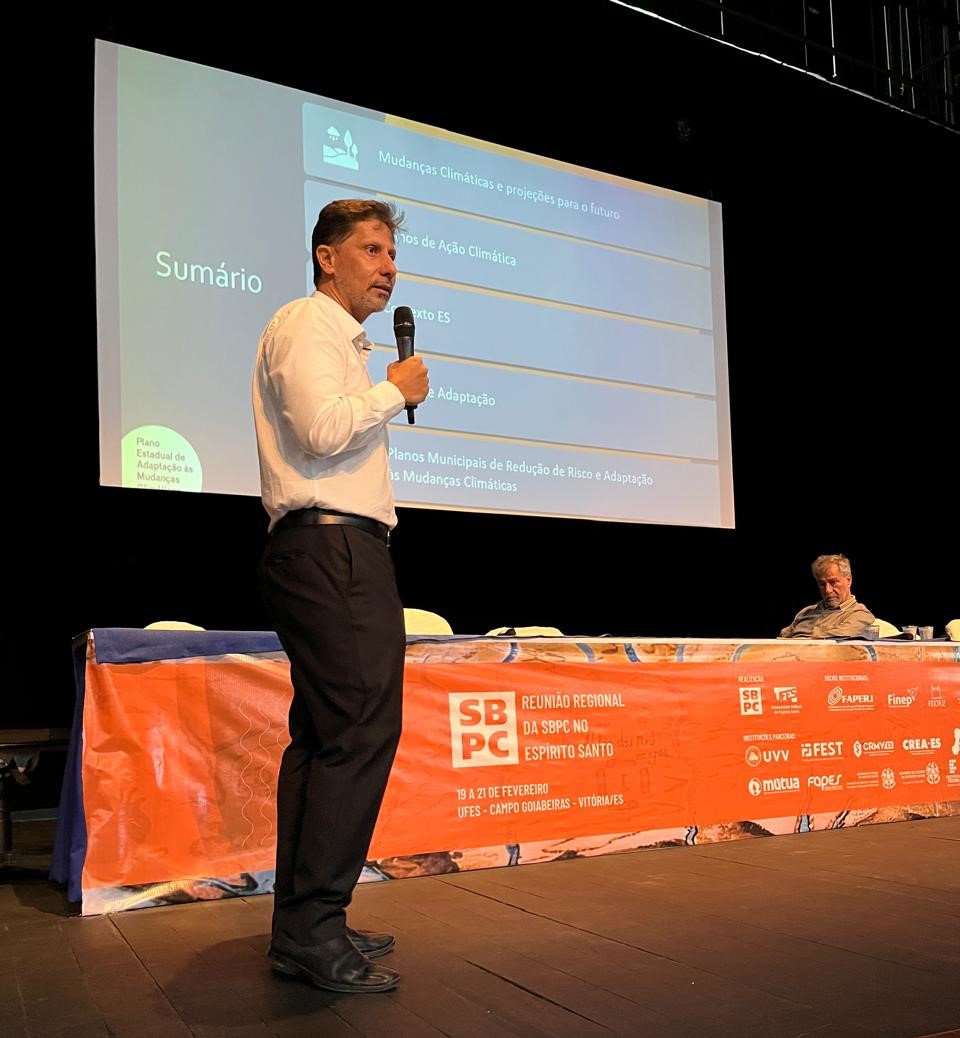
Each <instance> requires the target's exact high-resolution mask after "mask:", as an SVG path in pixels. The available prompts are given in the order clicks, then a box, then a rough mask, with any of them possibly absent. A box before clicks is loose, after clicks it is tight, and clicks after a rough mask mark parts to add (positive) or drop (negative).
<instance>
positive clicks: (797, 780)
mask: <svg viewBox="0 0 960 1038" xmlns="http://www.w3.org/2000/svg"><path fill="white" fill-rule="evenodd" d="M956 774H957V770H956V762H955V761H950V762H949V767H948V779H947V782H948V784H949V783H950V782H951V780H952V777H953V776H955V775H956ZM941 778H942V773H941V770H940V765H939V764H938V763H937V762H936V761H934V760H931V761H927V763H926V764H925V765H924V766H923V767H922V768H909V769H901V770H899V771H897V770H896V769H894V768H890V767H887V768H881V769H879V770H877V771H858V772H855V773H854V774H852V775H846V774H845V773H844V772H840V771H835V772H829V773H825V774H820V775H807V776H806V778H805V780H804V779H803V778H801V777H800V776H799V775H774V776H770V777H766V778H761V777H760V776H754V777H753V778H750V779H748V780H747V790H748V792H749V793H750V795H751V796H755V797H759V796H767V795H770V794H774V793H798V792H799V791H800V790H801V789H803V788H807V789H810V788H815V789H829V790H839V789H867V788H870V787H874V788H883V789H887V790H890V789H894V788H896V786H897V785H904V786H908V785H917V784H918V783H926V784H927V785H931V786H936V785H938V784H939V782H940V780H941Z"/></svg>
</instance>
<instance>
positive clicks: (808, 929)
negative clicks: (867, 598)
mask: <svg viewBox="0 0 960 1038" xmlns="http://www.w3.org/2000/svg"><path fill="white" fill-rule="evenodd" d="M51 840H52V823H49V822H47V823H38V822H17V823H15V825H14V848H15V851H16V852H17V853H16V854H15V856H14V859H13V863H12V865H9V866H7V867H6V868H4V869H3V870H2V872H0V1034H2V1035H3V1038H88V1036H90V1038H92V1036H98V1038H99V1036H108V1035H109V1036H114V1038H154V1036H155V1038H188V1036H203V1038H213V1036H218V1038H299V1036H310V1038H364V1036H371V1038H373V1036H377V1038H512V1036H517V1038H614V1036H628V1038H714V1036H720V1035H723V1036H727V1035H729V1036H735V1038H800V1036H803V1038H918V1036H921V1035H923V1036H926V1035H933V1034H937V1035H943V1034H960V1030H952V1029H957V1028H960V818H939V819H925V820H917V821H907V822H895V823H890V824H883V825H872V826H864V827H861V828H855V829H839V830H833V831H829V832H817V833H808V834H804V835H802V836H780V837H768V838H758V839H748V840H738V841H733V842H729V843H719V844H711V845H708V846H704V847H699V848H687V847H668V848H660V849H647V850H639V851H632V852H628V853H623V854H614V855H607V856H605V857H598V858H590V859H572V860H568V861H561V862H553V863H550V864H542V865H524V866H520V867H516V868H500V869H490V870H486V871H482V872H469V873H463V874H456V875H449V876H436V877H429V878H421V879H406V880H399V881H391V882H383V883H367V884H363V885H361V886H360V887H359V888H358V889H357V893H356V896H355V898H354V904H353V907H352V909H351V916H350V921H351V923H352V925H354V926H356V927H360V928H365V929H378V930H390V931H392V932H394V933H396V934H397V939H398V944H397V950H396V951H395V952H394V953H393V954H392V955H390V956H389V957H388V958H386V959H385V960H384V961H385V962H387V963H389V964H390V965H391V966H393V967H395V968H396V969H398V970H399V971H400V972H401V973H402V975H403V980H402V982H401V984H400V987H399V988H398V989H397V990H396V991H394V992H392V993H390V994H386V995H383V994H380V995H334V994H329V993H324V992H321V991H317V990H313V989H311V988H308V987H306V986H304V985H302V984H299V983H296V982H290V981H285V980H283V979H282V978H279V977H275V976H274V975H273V974H272V973H271V972H270V970H269V968H268V966H267V962H266V959H265V951H266V947H267V940H268V938H267V934H268V929H269V921H270V911H271V907H272V903H273V899H272V897H271V896H269V895H261V896H259V897H252V898H246V899H243V898H238V899H233V900H227V901H209V902H203V903H195V904H186V905H178V906H172V907H166V908H148V909H141V910H139V911H131V912H121V913H117V914H115V915H111V916H99V917H89V918H86V919H84V918H81V917H80V916H79V915H78V914H77V906H75V905H69V904H68V903H67V902H66V900H65V897H64V894H63V892H62V890H61V889H60V888H58V887H56V886H54V885H52V884H50V883H49V882H48V880H47V879H46V872H45V868H46V865H47V863H48V859H49V850H50V842H51Z"/></svg>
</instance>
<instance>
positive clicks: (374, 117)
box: [94, 41, 734, 528]
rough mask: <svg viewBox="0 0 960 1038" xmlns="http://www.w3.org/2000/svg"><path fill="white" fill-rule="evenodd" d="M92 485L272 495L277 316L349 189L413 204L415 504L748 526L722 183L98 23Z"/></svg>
mask: <svg viewBox="0 0 960 1038" xmlns="http://www.w3.org/2000/svg"><path fill="white" fill-rule="evenodd" d="M95 96H96V100H95V127H94V132H95V178H96V247H97V313H98V344H99V348H98V365H99V392H100V465H101V483H102V484H104V485H108V486H121V487H139V488H146V489H158V490H179V491H194V492H198V491H199V492H212V493H220V494H242V495H257V494H259V482H258V470H257V453H256V445H255V439H254V432H253V419H252V411H251V402H250V384H251V377H252V371H253V363H254V357H255V353H256V345H257V340H258V338H259V335H260V332H261V330H262V329H263V327H264V326H265V324H266V323H267V321H268V320H269V318H270V317H271V315H272V314H273V312H274V311H275V310H276V309H277V308H278V307H280V306H281V305H282V304H283V303H285V302H287V301H289V300H290V299H292V298H294V297H296V296H300V295H305V294H309V293H310V292H312V291H313V284H312V270H311V262H310V232H311V230H312V228H313V224H314V222H315V221H316V217H317V213H318V211H319V210H320V209H321V208H322V206H323V205H325V204H326V203H327V202H328V201H331V200H332V199H335V198H341V197H377V198H382V199H387V200H391V201H394V202H396V203H397V205H398V206H399V208H400V209H401V210H402V211H403V212H404V213H405V221H404V224H403V228H402V230H401V232H400V234H399V236H398V239H397V251H398V255H397V262H398V265H399V267H400V279H399V281H398V285H397V288H396V290H395V291H394V295H393V299H392V300H391V305H390V307H389V308H388V310H387V311H385V312H384V313H382V314H376V315H374V316H372V317H371V318H370V319H369V320H368V322H367V324H366V326H365V327H366V330H367V334H368V335H369V337H370V338H371V339H372V340H373V341H374V343H375V348H374V350H373V352H372V355H371V357H370V361H369V366H370V372H371V376H372V377H373V379H374V381H377V380H379V379H381V378H383V377H384V371H385V368H386V365H387V364H388V363H389V362H390V361H391V360H394V359H395V358H396V355H397V354H396V345H395V342H394V338H393V324H392V311H393V309H394V307H395V306H409V307H410V308H411V309H412V310H413V313H414V318H415V324H416V349H417V352H418V353H420V354H422V355H423V357H424V358H425V360H426V362H427V364H428V366H429V369H430V382H431V391H430V396H429V397H428V399H427V400H425V401H424V402H423V404H421V405H420V406H419V407H418V408H417V411H416V424H414V425H409V424H408V422H407V416H406V413H405V412H401V413H400V415H399V416H398V417H397V418H396V419H394V421H393V422H392V423H391V425H390V430H389V432H390V444H391V447H390V453H391V458H392V464H393V477H394V491H395V495H396V498H397V503H398V505H401V506H411V507H420V508H442V509H456V510H469V511H481V512H493V513H509V514H521V515H536V516H565V517H575V518H585V519H598V520H608V521H618V522H637V523H669V524H676V525H691V526H701V527H728V528H729V527H732V526H733V517H734V509H733V486H732V462H731V455H730V423H729V396H728V381H727V363H726V333H725V322H724V287H723V255H722V224H721V207H720V205H719V203H717V202H714V201H710V200H706V199H702V198H697V197H694V196H691V195H686V194H681V193H678V192H676V191H671V190H667V189H664V188H660V187H655V186H652V185H649V184H643V183H640V182H636V181H632V180H627V179H624V178H622V177H618V176H613V175H608V174H605V173H602V172H599V171H596V170H593V169H589V168H585V167H581V166H576V165H572V164H570V163H567V162H561V161H556V160H554V159H551V158H549V157H546V156H541V155H534V154H529V153H526V152H522V151H517V150H512V149H510V148H506V147H501V146H499V145H497V144H495V143H492V142H487V141H482V140H477V139H473V138H469V137H464V136H461V135H459V134H457V133H455V132H451V131H449V130H444V129H441V128H438V127H434V126H428V125H424V124H420V123H415V122H411V121H409V120H406V119H403V118H399V117H397V116H394V115H388V114H386V113H383V112H376V111H371V110H368V109H364V108H359V107H356V106H354V105H351V104H350V103H349V102H348V101H342V100H333V99H331V98H327V97H322V96H319V95H312V94H307V93H304V92H302V91H298V90H293V89H290V88H287V87H283V86H279V85H276V84H271V83H266V82H263V81H260V80H256V79H252V78H249V77H245V76H240V75H237V74H234V73H230V72H225V71H221V70H218V69H214V68H209V67H206V66H202V65H197V64H192V63H189V62H184V61H181V60H177V59H173V58H169V57H164V56H160V55H157V54H153V53H148V52H145V51H141V50H136V49H133V48H128V47H123V46H119V45H116V44H112V43H107V42H103V41H98V43H97V48H96V87H95Z"/></svg>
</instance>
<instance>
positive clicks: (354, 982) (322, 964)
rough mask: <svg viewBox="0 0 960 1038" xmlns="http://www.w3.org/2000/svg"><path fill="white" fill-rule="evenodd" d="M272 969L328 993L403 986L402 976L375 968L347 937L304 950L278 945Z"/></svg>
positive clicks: (272, 948) (272, 950)
mask: <svg viewBox="0 0 960 1038" xmlns="http://www.w3.org/2000/svg"><path fill="white" fill-rule="evenodd" d="M267 956H268V957H269V959H270V965H271V966H272V967H273V969H274V970H275V971H276V972H277V973H281V974H283V976H285V977H295V978H296V979H297V980H304V981H306V982H307V983H309V984H313V986H314V987H318V988H323V989H324V990H326V991H344V992H348V993H357V994H362V993H364V992H376V991H392V990H393V989H394V988H395V987H396V986H397V984H398V983H399V982H400V974H399V973H397V971H396V970H392V969H390V967H389V966H375V965H374V964H373V963H372V962H371V961H370V960H369V959H368V958H367V957H366V956H365V955H362V954H361V953H360V952H359V951H357V949H356V947H355V946H354V944H353V942H352V941H351V940H350V938H349V937H347V935H346V934H341V935H340V936H339V937H333V938H331V939H330V940H329V941H324V942H323V944H313V945H309V946H306V947H302V948H297V947H289V946H286V945H282V944H278V943H277V942H276V941H274V942H273V943H272V944H271V945H270V950H269V951H268V952H267Z"/></svg>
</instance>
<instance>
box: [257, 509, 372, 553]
mask: <svg viewBox="0 0 960 1038" xmlns="http://www.w3.org/2000/svg"><path fill="white" fill-rule="evenodd" d="M328 525H330V526H356V527H357V528H358V529H360V530H365V531H366V532H367V533H372V534H373V536H374V537H376V538H377V540H380V541H383V543H384V544H389V543H390V527H389V526H387V525H386V524H385V523H378V522H377V520H376V519H370V518H369V517H368V516H365V515H350V514H349V513H347V512H332V511H330V509H328V508H297V509H295V510H294V511H293V512H287V514H286V515H284V516H281V518H280V519H278V520H277V523H276V525H275V526H274V528H273V529H274V532H276V531H277V530H282V529H284V528H286V527H288V526H328Z"/></svg>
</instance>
